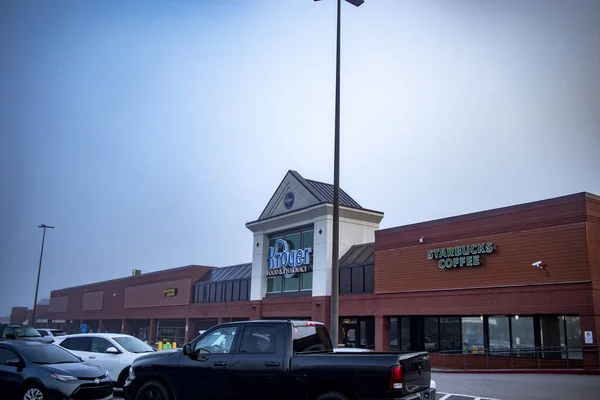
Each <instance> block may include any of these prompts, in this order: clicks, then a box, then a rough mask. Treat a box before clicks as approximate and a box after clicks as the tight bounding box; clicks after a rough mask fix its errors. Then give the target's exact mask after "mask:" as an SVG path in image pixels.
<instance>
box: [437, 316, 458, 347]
mask: <svg viewBox="0 0 600 400" xmlns="http://www.w3.org/2000/svg"><path fill="white" fill-rule="evenodd" d="M440 350H460V318H459V317H445V318H444V317H442V318H440Z"/></svg>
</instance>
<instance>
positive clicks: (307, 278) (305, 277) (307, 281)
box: [300, 272, 313, 290]
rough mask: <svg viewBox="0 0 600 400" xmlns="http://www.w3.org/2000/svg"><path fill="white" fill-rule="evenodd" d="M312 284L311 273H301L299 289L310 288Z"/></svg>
mask: <svg viewBox="0 0 600 400" xmlns="http://www.w3.org/2000/svg"><path fill="white" fill-rule="evenodd" d="M312 286H313V273H312V272H306V273H304V274H302V284H301V287H300V289H301V290H312Z"/></svg>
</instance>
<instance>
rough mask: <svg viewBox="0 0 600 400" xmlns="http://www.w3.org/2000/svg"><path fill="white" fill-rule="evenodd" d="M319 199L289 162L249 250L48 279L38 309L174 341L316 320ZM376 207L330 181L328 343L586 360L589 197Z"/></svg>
mask: <svg viewBox="0 0 600 400" xmlns="http://www.w3.org/2000/svg"><path fill="white" fill-rule="evenodd" d="M332 203H333V186H332V185H329V184H325V183H321V182H315V181H311V180H308V179H305V178H303V177H302V176H301V175H300V174H298V173H297V172H295V171H289V172H288V173H287V174H286V176H285V177H284V179H283V181H282V182H281V183H280V185H279V187H278V188H277V190H276V191H275V193H274V194H273V196H272V198H271V199H270V201H269V202H268V204H267V205H266V207H265V209H264V210H263V211H262V213H261V214H260V216H259V218H258V219H257V220H255V221H252V222H249V223H247V224H246V227H247V228H248V229H249V230H251V231H252V232H253V242H252V244H251V245H252V248H253V253H252V254H253V255H252V260H251V262H249V263H247V264H242V265H235V266H230V267H219V268H214V267H209V266H187V267H181V268H175V269H171V270H164V271H159V272H154V273H148V274H141V275H137V276H132V277H128V278H122V279H117V280H113V281H107V282H99V283H94V284H90V285H85V286H79V287H75V288H67V289H61V290H56V291H54V292H52V295H51V299H50V307H49V310H48V318H49V319H50V321H51V320H59V321H65V322H64V323H63V325H64V327H65V328H66V329H67V330H70V331H80V330H81V327H82V324H85V326H86V329H88V330H89V329H93V330H101V331H104V330H108V331H119V332H120V331H123V332H126V333H133V334H136V335H137V336H139V337H142V338H145V339H148V340H150V341H152V342H154V341H159V340H170V341H177V342H178V343H181V342H184V341H187V340H190V339H191V338H193V337H194V336H196V335H197V333H198V331H199V330H202V329H207V328H208V327H210V326H212V325H214V324H217V323H220V322H224V321H231V320H247V319H275V318H295V319H311V320H318V321H322V322H325V323H326V324H328V323H329V318H330V295H331V256H332V252H331V242H332V224H333V205H332ZM382 218H383V213H382V212H378V211H374V210H369V209H366V208H363V207H362V206H361V205H359V204H358V203H357V202H356V201H355V200H354V199H352V197H350V196H349V195H348V194H347V193H345V192H344V191H341V196H340V255H341V258H340V343H342V344H343V345H345V346H349V347H365V348H373V349H377V350H397V351H414V350H428V351H430V352H431V353H432V360H433V364H434V365H435V366H444V367H456V366H457V363H461V366H465V365H466V364H468V366H470V367H481V366H482V364H481V363H482V362H483V363H485V365H484V367H498V368H500V367H503V366H504V367H507V363H508V362H510V367H515V366H517V367H518V366H522V367H523V366H527V365H528V363H532V362H534V363H535V364H536V366H541V367H543V366H547V367H548V368H550V367H553V368H559V367H562V366H563V364H565V363H566V362H569V363H570V367H574V366H577V367H582V368H583V367H585V368H588V369H589V368H596V369H597V368H598V351H597V349H598V347H597V338H596V332H598V331H599V330H600V197H598V196H594V195H591V194H587V193H579V194H574V195H570V196H563V197H559V198H555V199H549V200H543V201H539V202H534V203H528V204H522V205H517V206H512V207H505V208H501V209H496V210H490V211H484V212H478V213H473V214H468V215H462V216H457V217H452V218H446V219H442V220H436V221H429V222H424V223H419V224H413V225H408V226H401V227H396V228H390V229H383V230H380V229H379V223H380V222H381V220H382ZM483 349H488V351H487V352H485V354H486V357H480V356H481V353H483ZM492 351H493V354H492V353H490V352H492ZM466 354H468V357H467V356H466ZM507 354H508V355H511V357H506V355H507ZM515 355H516V357H515ZM567 359H568V361H567ZM482 360H485V361H482ZM506 360H510V361H506ZM515 363H516V364H518V365H515Z"/></svg>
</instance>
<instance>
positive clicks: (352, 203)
mask: <svg viewBox="0 0 600 400" xmlns="http://www.w3.org/2000/svg"><path fill="white" fill-rule="evenodd" d="M305 180H306V182H307V183H308V185H309V188H308V189H309V190H310V191H311V192H312V193H313V194H314V195H315V197H317V198H318V199H320V200H321V201H322V202H324V203H333V185H330V184H329V183H323V182H317V181H312V180H310V179H305ZM340 206H343V207H350V208H359V209H362V207H361V206H360V204H358V202H356V200H354V199H353V198H352V197H350V196H349V195H348V193H346V192H344V191H343V190H342V188H340Z"/></svg>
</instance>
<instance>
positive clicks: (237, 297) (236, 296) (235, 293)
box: [231, 281, 240, 301]
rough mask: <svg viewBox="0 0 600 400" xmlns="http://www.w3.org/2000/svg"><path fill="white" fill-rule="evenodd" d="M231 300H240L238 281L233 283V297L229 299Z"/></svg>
mask: <svg viewBox="0 0 600 400" xmlns="http://www.w3.org/2000/svg"><path fill="white" fill-rule="evenodd" d="M231 300H233V301H239V300H240V281H235V282H233V297H232V298H231Z"/></svg>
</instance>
